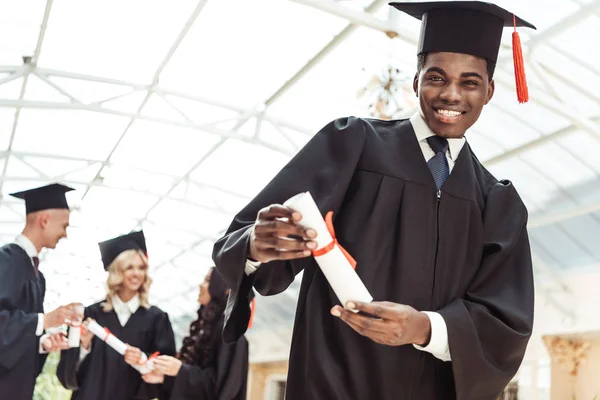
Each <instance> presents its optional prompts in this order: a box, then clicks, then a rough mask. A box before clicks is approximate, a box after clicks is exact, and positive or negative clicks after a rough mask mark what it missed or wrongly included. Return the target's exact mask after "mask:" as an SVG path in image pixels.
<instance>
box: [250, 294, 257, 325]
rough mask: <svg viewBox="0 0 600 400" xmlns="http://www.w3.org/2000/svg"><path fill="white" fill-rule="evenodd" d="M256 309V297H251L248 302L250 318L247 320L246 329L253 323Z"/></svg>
mask: <svg viewBox="0 0 600 400" xmlns="http://www.w3.org/2000/svg"><path fill="white" fill-rule="evenodd" d="M255 309H256V299H252V302H251V303H250V320H249V321H248V329H250V328H252V325H253V324H254V310H255Z"/></svg>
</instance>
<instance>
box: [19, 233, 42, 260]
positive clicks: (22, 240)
mask: <svg viewBox="0 0 600 400" xmlns="http://www.w3.org/2000/svg"><path fill="white" fill-rule="evenodd" d="M15 244H17V245H18V246H20V247H21V248H22V249H23V250H25V253H27V255H28V256H29V258H33V257H37V256H38V252H37V249H36V248H35V246H34V245H33V243H31V240H29V238H28V237H27V236H25V235H23V234H20V235H19V236H17V237H16V238H15Z"/></svg>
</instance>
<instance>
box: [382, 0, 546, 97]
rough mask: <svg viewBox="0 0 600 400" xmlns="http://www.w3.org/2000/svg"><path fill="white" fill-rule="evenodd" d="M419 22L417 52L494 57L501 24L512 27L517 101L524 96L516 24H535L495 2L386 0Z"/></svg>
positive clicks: (492, 58) (497, 50) (529, 25)
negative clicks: (408, 0)
mask: <svg viewBox="0 0 600 400" xmlns="http://www.w3.org/2000/svg"><path fill="white" fill-rule="evenodd" d="M389 4H390V5H391V6H393V7H395V8H396V9H398V10H400V11H403V12H405V13H407V14H409V15H411V16H413V17H415V18H417V19H419V20H421V21H422V25H421V35H420V37H419V43H418V51H417V54H421V53H433V52H451V53H463V54H470V55H474V56H477V57H481V58H485V59H487V60H488V61H491V62H492V63H493V64H495V63H496V62H497V60H498V52H499V51H500V42H501V39H502V31H503V28H504V27H507V26H512V27H514V29H515V31H514V33H513V57H514V64H515V78H516V80H517V94H518V98H519V102H525V101H527V99H528V93H527V83H526V81H525V72H524V69H523V56H522V50H521V42H520V40H519V36H518V33H517V32H516V27H528V28H532V29H536V28H535V26H534V25H533V24H531V23H529V22H527V21H525V20H524V19H522V18H519V17H517V16H516V15H514V14H513V13H511V12H510V11H507V10H505V9H503V8H501V7H499V6H497V5H495V4H492V3H486V2H481V1H433V2H417V3H413V2H394V3H389Z"/></svg>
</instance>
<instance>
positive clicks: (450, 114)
mask: <svg viewBox="0 0 600 400" xmlns="http://www.w3.org/2000/svg"><path fill="white" fill-rule="evenodd" d="M437 112H438V113H440V114H442V115H443V116H445V117H458V116H459V115H460V114H461V112H460V111H450V110H441V109H440V110H437Z"/></svg>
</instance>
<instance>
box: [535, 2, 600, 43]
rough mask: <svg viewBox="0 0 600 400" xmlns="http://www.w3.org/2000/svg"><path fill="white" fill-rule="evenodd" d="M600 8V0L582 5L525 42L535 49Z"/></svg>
mask: <svg viewBox="0 0 600 400" xmlns="http://www.w3.org/2000/svg"><path fill="white" fill-rule="evenodd" d="M599 10H600V0H594V1H592V2H590V3H588V4H586V5H584V6H581V7H580V8H579V10H577V11H575V12H574V13H572V14H570V15H567V16H566V17H564V18H562V19H561V20H560V21H559V22H557V23H556V24H554V25H552V26H550V27H549V28H547V29H545V30H544V31H542V32H540V33H538V34H537V35H534V36H532V37H531V38H530V39H529V40H527V41H526V42H525V43H524V44H526V45H527V47H528V48H529V51H531V50H533V49H534V48H535V47H536V46H539V45H540V44H542V43H545V42H547V41H548V40H549V39H551V38H552V37H554V36H556V35H558V34H560V33H562V32H564V31H566V30H567V29H569V28H571V27H573V26H574V25H576V24H577V23H578V22H580V21H582V20H584V19H586V18H588V17H589V16H591V15H593V14H594V13H596V12H598V11H599Z"/></svg>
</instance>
